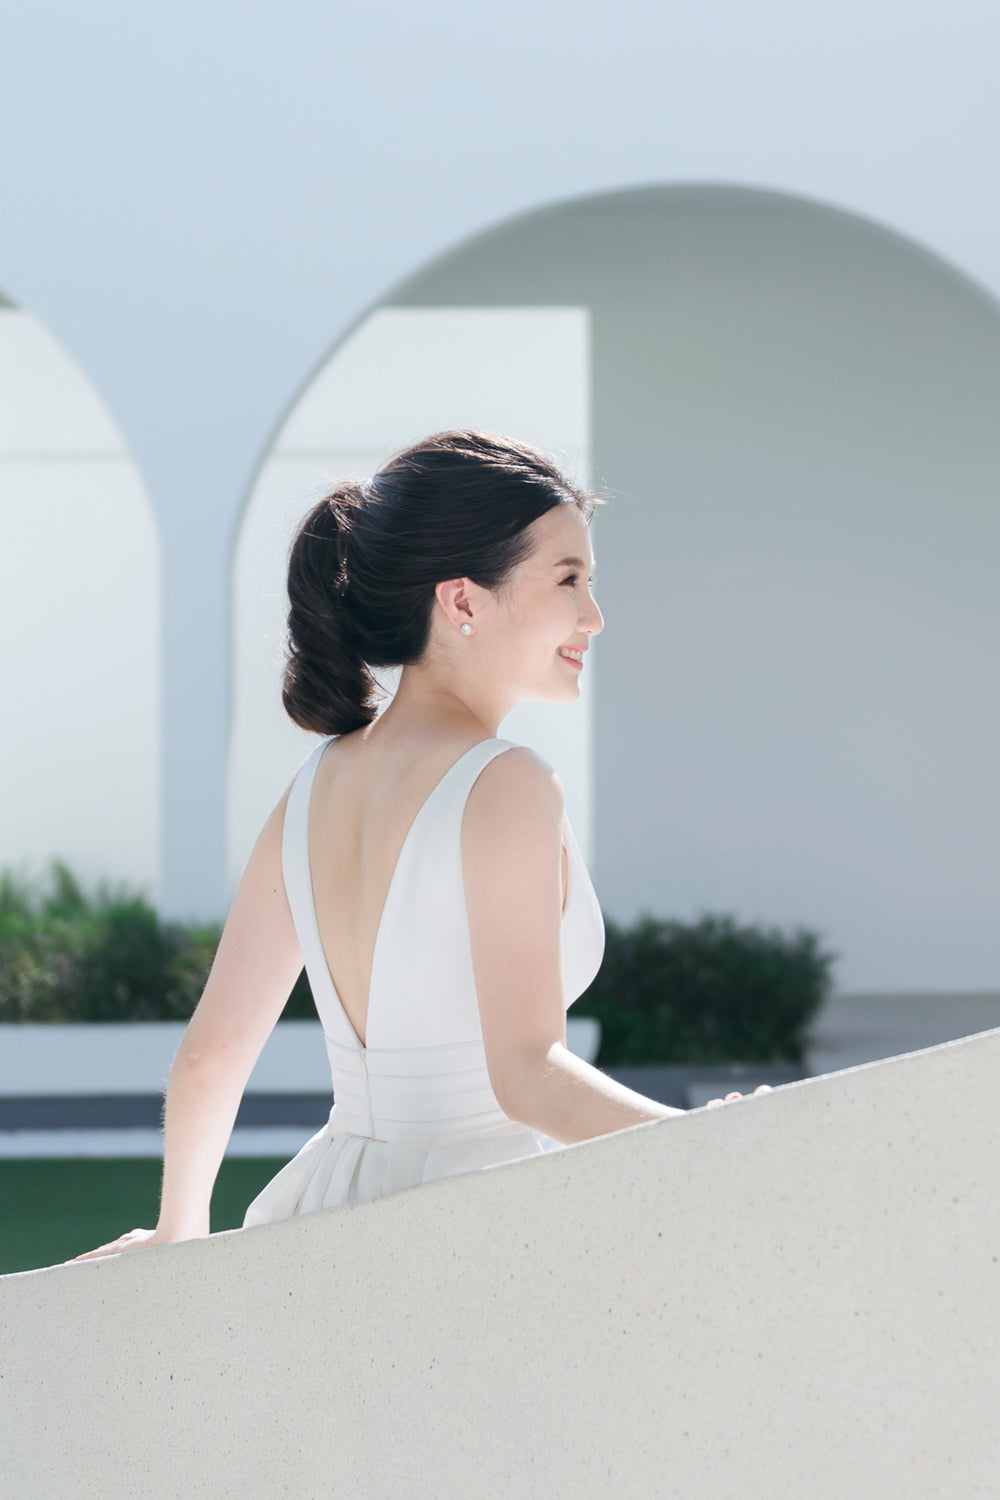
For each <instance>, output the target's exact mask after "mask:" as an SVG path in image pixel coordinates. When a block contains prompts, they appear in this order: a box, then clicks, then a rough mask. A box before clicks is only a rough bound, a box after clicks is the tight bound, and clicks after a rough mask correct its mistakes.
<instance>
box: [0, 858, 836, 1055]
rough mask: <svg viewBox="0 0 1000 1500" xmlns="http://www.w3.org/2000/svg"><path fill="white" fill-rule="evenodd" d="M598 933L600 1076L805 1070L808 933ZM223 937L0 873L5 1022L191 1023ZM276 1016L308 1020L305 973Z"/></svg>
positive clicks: (695, 926)
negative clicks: (801, 1065)
mask: <svg viewBox="0 0 1000 1500" xmlns="http://www.w3.org/2000/svg"><path fill="white" fill-rule="evenodd" d="M605 930H606V945H605V952H604V960H603V962H602V964H601V968H600V971H599V973H598V975H597V977H596V979H595V980H594V982H593V984H591V986H590V988H589V989H588V990H587V991H586V992H585V993H584V994H583V995H581V996H580V998H579V1000H577V1002H576V1004H575V1005H574V1006H573V1009H572V1011H571V1014H572V1015H573V1016H574V1017H575V1016H593V1017H595V1018H596V1019H597V1020H598V1021H600V1023H601V1048H600V1052H599V1053H598V1056H597V1060H596V1061H597V1065H598V1066H599V1067H602V1068H607V1067H629V1066H642V1065H645V1064H656V1063H660V1064H670V1063H677V1064H684V1063H688V1064H710V1063H726V1062H796V1063H797V1062H801V1061H802V1049H803V1044H804V1041H805V1038H806V1029H807V1027H808V1025H809V1023H810V1021H812V1019H813V1018H814V1017H815V1015H816V1014H817V1012H818V1011H819V1009H820V1006H821V1005H822V1004H823V1001H824V1000H825V999H826V996H827V993H828V991H829V986H830V969H831V965H832V963H833V959H834V955H833V954H829V953H825V952H823V951H822V950H821V949H820V947H819V941H818V939H817V937H816V935H815V934H814V933H811V932H807V931H804V930H802V929H797V930H796V932H795V933H794V934H792V935H791V936H785V935H784V934H782V933H781V932H778V931H775V930H771V931H765V930H763V929H761V928H756V927H740V926H738V925H737V924H736V922H735V921H734V920H733V918H731V917H712V916H705V917H702V918H700V919H699V920H698V921H697V922H694V923H690V924H685V923H682V922H676V921H662V920H658V919H657V918H654V917H651V916H648V915H644V916H642V917H640V918H639V920H638V921H637V922H636V923H635V924H633V925H632V926H631V927H622V926H619V925H618V924H617V923H615V922H613V921H611V920H610V919H605ZM221 935H222V923H221V922H214V923H203V924H198V923H193V924H182V923H168V922H163V921H161V919H160V918H159V916H158V915H157V913H156V911H155V909H154V908H153V907H152V906H151V905H150V904H149V902H148V901H146V899H145V897H143V896H141V895H136V894H135V893H134V892H130V891H128V890H126V889H125V888H123V887H118V888H111V887H109V886H108V885H107V884H101V885H100V886H99V887H98V890H97V892H96V894H95V895H94V896H87V895H86V894H85V893H84V892H83V890H82V889H81V887H80V885H79V883H78V882H77V881H76V879H75V878H74V876H73V875H72V874H71V873H70V871H69V870H68V868H67V867H66V865H65V864H64V863H63V862H62V861H60V860H54V861H53V862H52V865H51V873H50V879H49V889H48V890H47V891H43V890H39V889H37V888H35V887H33V886H32V885H31V884H30V882H28V881H27V880H25V879H24V878H19V877H15V876H14V875H12V874H11V873H10V872H9V871H3V872H0V1021H172V1020H187V1018H188V1017H189V1016H190V1015H191V1013H192V1011H193V1010H194V1008H195V1006H196V1005H197V1003H198V1001H199V999H200V998H201V994H202V991H203V989H204V987H205V981H206V980H207V978H208V973H209V970H210V968H211V966H212V961H213V959H214V957H215V951H216V948H217V947H218V943H219V938H220V936H221ZM283 1014H284V1016H285V1017H286V1018H289V1019H291V1018H309V1019H313V1018H315V1015H316V1008H315V1005H314V1004H313V998H312V993H311V991H310V988H309V981H308V979H307V978H306V974H305V970H303V971H302V973H301V974H300V976H299V978H298V980H297V981H296V983H295V986H294V988H293V989H292V992H291V995H290V996H289V998H288V1003H287V1004H286V1006H285V1009H284V1012H283Z"/></svg>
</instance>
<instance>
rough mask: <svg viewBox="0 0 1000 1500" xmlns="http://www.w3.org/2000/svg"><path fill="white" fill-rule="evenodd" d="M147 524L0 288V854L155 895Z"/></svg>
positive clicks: (136, 491) (87, 420) (155, 645)
mask: <svg viewBox="0 0 1000 1500" xmlns="http://www.w3.org/2000/svg"><path fill="white" fill-rule="evenodd" d="M159 615H160V581H159V558H158V541H157V533H156V526H155V522H154V519H153V515H152V511H151V508H150V505H149V501H148V497H147V495H146V491H145V489H144V486H143V483H142V480H141V478H140V476H139V473H138V470H137V468H136V466H135V464H134V462H133V461H132V459H131V457H130V455H129V453H128V450H127V448H126V446H125V443H124V441H123V439H122V435H121V433H120V432H119V430H118V428H117V427H116V426H115V424H114V422H113V421H112V419H111V417H110V416H109V414H108V411H107V409H106V408H105V406H104V405H103V403H102V401H101V399H100V398H99V396H98V395H97V393H96V391H95V390H94V388H93V386H92V385H91V384H90V383H89V381H88V380H87V379H86V377H85V376H84V375H83V373H82V372H81V371H80V369H79V368H78V367H77V366H76V365H75V364H74V362H73V361H72V360H71V359H70V358H69V356H68V355H67V354H66V352H65V350H63V349H62V348H61V346H60V345H59V344H58V342H57V341H56V340H55V339H54V338H53V337H52V336H51V335H50V334H49V333H48V332H47V331H46V329H45V328H44V327H43V326H42V325H41V324H40V323H39V322H37V321H36V319H34V318H33V317H32V316H31V315H30V314H29V313H27V312H24V311H23V310H22V309H20V308H17V307H14V306H12V305H11V304H9V303H5V302H3V301H2V299H0V639H2V641H3V651H2V653H0V698H2V700H3V703H4V705H5V708H6V710H7V712H6V713H5V718H4V731H3V734H2V735H0V784H2V785H3V788H4V795H3V797H2V798H0V865H2V866H13V867H15V868H16V869H17V870H19V871H20V872H21V873H22V874H25V875H27V876H29V878H30V877H37V876H40V875H41V874H42V872H43V869H44V868H45V867H47V865H48V863H49V860H50V859H51V858H52V857H55V856H58V857H61V858H62V859H64V860H66V862H67V863H68V864H69V866H70V868H71V869H72V870H73V871H74V873H76V874H77V875H79V876H80V877H82V878H83V880H84V881H85V883H88V884H92V883H93V882H94V881H96V880H98V879H109V880H111V881H112V882H115V883H117V882H118V881H126V882H128V883H129V884H130V885H132V886H139V887H141V888H143V889H144V890H145V892H146V894H147V895H148V896H149V897H150V898H151V899H153V900H154V901H155V900H156V897H157V894H158V883H159V852H160V848H159V846H160V813H159V809H160V785H159V780H160V621H159Z"/></svg>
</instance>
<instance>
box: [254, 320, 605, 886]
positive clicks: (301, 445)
mask: <svg viewBox="0 0 1000 1500" xmlns="http://www.w3.org/2000/svg"><path fill="white" fill-rule="evenodd" d="M590 409H591V390H590V320H589V315H588V313H587V310H586V308H580V307H573V306H557V307H529V308H518V307H503V308H497V307H487V308H477V307H444V308H429V307H420V308H406V307H392V308H380V309H378V310H376V311H375V312H373V313H371V315H370V316H368V317H367V318H365V319H364V321H363V322H362V323H361V324H360V325H359V326H358V327H357V328H356V329H355V330H354V331H353V332H352V333H351V334H350V336H349V337H348V338H347V339H345V341H344V342H343V343H342V344H341V345H340V346H339V347H338V348H337V349H336V351H335V352H334V353H333V354H332V355H331V356H330V358H329V359H328V360H327V361H326V362H325V363H324V364H323V366H322V367H321V369H320V370H319V371H318V372H317V374H316V375H315V376H314V378H313V379H312V380H311V381H310V382H309V383H308V385H307V387H306V389H305V391H304V392H303V394H302V395H301V397H300V398H299V399H298V400H297V401H296V402H295V404H294V405H293V407H292V410H291V412H290V414H289V416H288V417H287V419H286V420H285V422H284V423H283V425H282V427H281V429H280V431H279V432H278V435H277V437H276V438H275V441H274V443H273V445H272V447H271V450H270V452H269V453H268V456H267V458H266V459H265V461H264V463H263V465H262V467H261V469H260V472H259V474H258V476H257V480H256V483H255V484H254V487H253V490H252V493H251V496H250V500H249V503H248V505H247V508H246V512H245V514H244V517H243V521H242V525H241V528H240V532H239V537H238V541H237V545H236V549H235V556H234V561H233V616H232V620H233V656H232V662H233V686H232V695H233V696H232V701H233V719H232V733H231V738H230V750H229V776H228V794H227V795H228V837H227V849H228V879H229V893H230V899H231V898H232V894H233V893H234V891H235V887H236V884H237V883H238V880H239V876H240V874H241V872H242V869H243V866H244V864H245V862H246V859H247V856H248V855H249V852H250V849H251V848H252V846H253V842H254V840H255V838H256V836H257V834H258V832H259V831H260V826H261V824H262V822H263V821H264V819H265V817H266V816H267V813H268V812H269V810H270V808H271V807H272V806H273V804H274V802H275V801H276V800H277V798H278V796H279V795H280V794H281V792H282V790H283V789H284V786H285V784H286V783H287V781H288V780H289V778H290V777H291V775H292V773H293V772H294V770H295V768H296V767H297V766H298V765H299V764H300V762H301V761H302V759H303V757H304V756H305V755H306V753H307V752H308V750H309V748H310V747H311V746H312V745H313V744H315V743H316V736H314V735H311V734H308V733H306V732H305V731H303V730H301V729H299V728H298V727H297V726H296V725H294V724H293V723H292V722H291V720H290V719H289V718H288V716H287V714H286V713H285V710H284V708H283V706H282V703H281V692H280V687H281V666H282V656H283V644H284V632H285V614H286V611H287V595H286V592H285V576H286V570H287V558H288V549H289V547H290V545H291V541H292V537H293V535H294V532H295V529H296V527H297V526H298V524H299V523H300V522H301V520H302V518H303V516H304V515H305V513H306V512H307V510H308V509H309V508H310V507H311V506H312V505H313V504H314V503H315V501H316V500H317V499H319V498H320V497H321V496H322V494H323V493H324V492H325V491H326V490H328V489H329V488H330V487H331V485H332V484H333V483H334V482H336V481H337V480H338V479H340V478H342V477H344V476H346V475H349V474H355V475H358V476H360V477H366V476H368V475H370V474H372V473H373V472H374V471H375V470H376V469H377V468H378V467H379V466H380V464H382V463H383V462H384V461H385V460H386V459H387V458H388V457H389V456H390V455H391V454H392V453H393V452H394V451H396V450H398V449H399V448H401V447H403V446H405V445H406V444H408V443H411V442H414V441H416V440H417V439H419V438H421V437H425V436H427V435H428V434H429V433H431V432H436V431H441V430H443V429H445V428H451V427H480V428H485V429H488V430H491V431H497V432H506V433H509V434H511V435H512V436H515V437H517V438H519V439H521V440H523V441H527V442H533V443H536V444H537V445H538V446H540V447H542V448H544V449H546V451H548V452H550V453H552V454H553V456H554V457H555V458H556V459H557V461H558V462H559V463H560V464H561V465H562V466H563V467H564V468H565V469H566V471H567V472H568V473H569V474H570V475H571V476H573V477H575V478H576V479H578V480H580V481H581V482H583V483H584V484H587V483H589V481H590ZM595 524H596V523H595ZM594 550H595V555H597V554H598V552H599V542H598V540H597V539H596V533H595V541H594ZM587 672H588V675H587V676H585V678H582V679H581V692H580V697H579V699H578V700H577V702H576V703H574V704H571V705H569V706H566V705H553V704H545V703H525V704H521V705H519V706H518V707H517V708H516V709H515V710H514V711H513V712H512V713H510V714H509V715H508V716H507V718H506V719H505V720H504V722H503V723H502V724H501V725H500V728H499V733H500V734H501V736H503V737H505V738H510V739H513V740H516V741H518V742H519V743H523V744H531V745H532V746H534V748H535V749H537V750H538V751H539V752H540V753H541V754H542V755H544V756H546V758H547V759H548V760H550V761H551V763H552V764H553V765H554V766H555V767H556V769H557V770H558V772H559V774H560V777H561V779H562V781H563V785H564V787H565V792H566V802H567V807H568V810H569V815H570V818H571V820H572V822H573V827H574V831H575V832H576V833H577V837H578V838H579V839H580V842H581V845H582V847H583V848H584V850H585V851H587V850H588V849H589V845H590V838H591V826H590V825H591V779H592V771H591V753H590V742H591V702H592V693H593V686H594V685H593V681H592V679H591V676H590V675H589V673H590V668H589V666H588V669H587ZM377 675H378V677H379V680H380V681H381V682H382V684H383V685H384V687H385V688H386V694H387V696H386V699H385V702H384V703H383V704H382V707H383V708H384V707H385V703H388V702H389V701H390V700H391V693H392V691H393V688H394V686H395V683H396V681H397V680H398V672H390V671H383V672H380V673H378V674H377Z"/></svg>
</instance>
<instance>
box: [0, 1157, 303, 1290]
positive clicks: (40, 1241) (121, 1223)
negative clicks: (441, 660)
mask: <svg viewBox="0 0 1000 1500" xmlns="http://www.w3.org/2000/svg"><path fill="white" fill-rule="evenodd" d="M284 1163H285V1158H283V1157H279V1158H277V1159H272V1158H270V1157H267V1158H261V1157H249V1156H234V1157H228V1158H226V1160H224V1161H223V1163H222V1167H221V1170H220V1172H219V1176H218V1179H217V1181H216V1184H215V1194H214V1196H213V1198H212V1230H213V1233H214V1232H215V1231H217V1230H220V1229H237V1228H239V1226H240V1225H241V1224H242V1222H243V1215H244V1213H245V1212H246V1207H247V1204H248V1203H249V1202H250V1200H251V1198H255V1197H256V1195H257V1194H258V1193H259V1192H260V1190H261V1188H262V1187H263V1186H264V1184H265V1183H266V1182H268V1181H269V1180H270V1179H271V1178H272V1177H273V1176H274V1174H275V1172H277V1171H278V1169H279V1168H280V1167H282V1166H284ZM161 1168H162V1163H161V1161H160V1159H159V1158H154V1157H143V1156H132V1157H116V1158H111V1157H97V1158H94V1157H83V1158H74V1159H67V1160H60V1161H51V1160H45V1159H39V1160H25V1161H4V1160H0V1204H2V1205H3V1208H2V1212H0V1275H6V1273H7V1272H9V1271H31V1270H34V1269H35V1267H36V1266H53V1265H56V1264H57V1263H58V1262H59V1261H63V1260H69V1258H70V1257H71V1256H73V1255H80V1254H82V1253H83V1251H84V1250H93V1249H94V1248H95V1246H97V1245H104V1244H107V1242H108V1241H109V1240H113V1239H117V1238H118V1236H119V1235H120V1234H124V1233H125V1232H126V1231H127V1230H129V1229H135V1228H137V1227H140V1228H146V1229H152V1228H153V1225H154V1224H155V1223H156V1212H157V1206H158V1204H159V1200H160V1172H161Z"/></svg>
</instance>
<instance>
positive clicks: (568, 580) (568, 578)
mask: <svg viewBox="0 0 1000 1500" xmlns="http://www.w3.org/2000/svg"><path fill="white" fill-rule="evenodd" d="M579 576H580V575H579V573H570V574H568V575H567V576H566V577H565V578H564V579H563V583H572V584H575V583H576V581H577V579H578V578H579ZM588 582H589V584H590V587H591V588H593V587H594V584H595V583H596V582H597V579H596V578H591V579H588Z"/></svg>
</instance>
